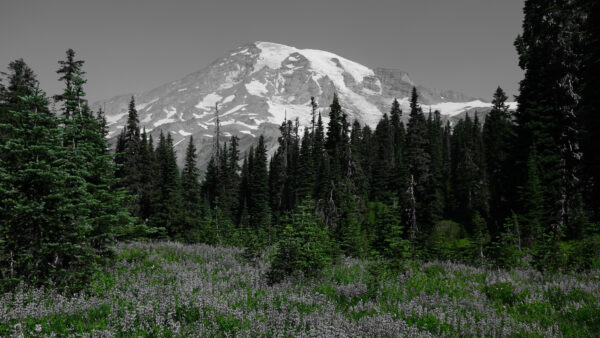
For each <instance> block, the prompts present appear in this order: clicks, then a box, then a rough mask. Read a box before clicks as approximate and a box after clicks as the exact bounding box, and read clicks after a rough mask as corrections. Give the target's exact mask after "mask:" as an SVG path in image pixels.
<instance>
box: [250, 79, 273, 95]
mask: <svg viewBox="0 0 600 338" xmlns="http://www.w3.org/2000/svg"><path fill="white" fill-rule="evenodd" d="M246 90H247V91H248V94H250V95H254V96H263V95H264V94H267V93H268V92H269V90H268V89H267V85H266V84H264V83H262V82H259V81H256V80H253V81H252V82H250V83H246Z"/></svg>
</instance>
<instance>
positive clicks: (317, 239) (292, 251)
mask: <svg viewBox="0 0 600 338" xmlns="http://www.w3.org/2000/svg"><path fill="white" fill-rule="evenodd" d="M312 210H313V203H312V202H311V201H307V202H304V203H303V204H301V205H300V206H298V207H297V208H296V210H295V211H294V212H292V213H291V214H290V215H287V216H285V217H283V218H282V223H283V224H284V229H283V233H282V235H281V238H280V240H279V242H278V243H277V246H276V248H275V253H274V255H273V259H272V261H271V267H270V268H269V270H268V271H267V280H268V282H269V284H274V283H278V282H280V281H282V280H283V279H284V278H285V277H287V276H306V277H311V276H316V275H318V274H319V273H320V272H321V270H322V269H323V268H324V267H325V266H326V265H328V264H331V262H332V247H333V246H332V243H331V240H330V237H329V233H328V232H327V230H326V227H325V225H324V224H322V222H321V221H320V220H319V219H318V218H317V217H316V216H315V215H314V214H313V212H312Z"/></svg>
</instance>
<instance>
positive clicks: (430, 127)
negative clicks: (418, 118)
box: [424, 110, 444, 224]
mask: <svg viewBox="0 0 600 338" xmlns="http://www.w3.org/2000/svg"><path fill="white" fill-rule="evenodd" d="M442 137H443V130H442V121H441V116H440V112H439V111H437V110H436V111H435V112H434V113H433V114H432V113H431V112H429V118H428V120H427V139H428V140H427V143H428V149H427V152H428V153H429V156H430V158H431V162H430V163H431V164H430V169H429V171H430V172H431V176H430V179H429V181H428V182H427V186H426V187H425V196H424V197H425V204H426V215H427V216H428V218H427V222H428V223H430V224H434V223H437V222H438V221H439V220H441V219H442V216H443V213H444V199H443V198H444V194H443V185H442V180H443V155H442V146H443V140H442Z"/></svg>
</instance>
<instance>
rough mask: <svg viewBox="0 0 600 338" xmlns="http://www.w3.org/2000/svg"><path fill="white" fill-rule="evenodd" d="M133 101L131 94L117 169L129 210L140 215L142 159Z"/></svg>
mask: <svg viewBox="0 0 600 338" xmlns="http://www.w3.org/2000/svg"><path fill="white" fill-rule="evenodd" d="M139 123H140V122H139V119H138V114H137V110H136V109H135V101H134V98H133V96H132V97H131V100H130V101H129V109H128V116H127V125H126V126H125V128H123V133H124V136H123V139H122V140H121V142H122V145H121V147H122V153H121V155H120V156H122V157H121V158H122V166H123V167H122V169H121V170H120V171H119V175H121V176H119V178H120V179H121V185H122V186H123V187H125V188H126V189H127V191H128V192H129V194H130V195H131V196H132V199H131V201H130V203H129V210H130V211H131V213H132V214H133V215H135V216H141V213H140V195H141V194H142V189H143V181H142V177H141V168H140V165H141V163H142V159H141V157H140V148H141V147H142V145H141V140H140V127H139Z"/></svg>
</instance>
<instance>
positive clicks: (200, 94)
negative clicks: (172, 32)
mask: <svg viewBox="0 0 600 338" xmlns="http://www.w3.org/2000/svg"><path fill="white" fill-rule="evenodd" d="M413 86H415V83H414V82H413V81H412V80H411V78H410V76H409V75H408V73H406V72H402V71H399V70H395V69H386V68H375V69H370V68H368V67H365V66H363V65H361V64H359V63H356V62H354V61H351V60H348V59H346V58H343V57H341V56H339V55H336V54H333V53H330V52H326V51H321V50H314V49H298V48H295V47H290V46H286V45H282V44H276V43H271V42H255V43H251V44H248V45H245V46H241V47H239V48H237V49H235V50H233V51H231V52H230V53H228V54H227V55H225V56H224V57H222V58H220V59H217V60H216V61H214V62H213V63H211V64H210V65H208V66H207V67H206V68H204V69H202V70H200V71H197V72H195V73H192V74H190V75H188V76H186V77H184V78H182V79H180V80H177V81H173V82H170V83H167V84H165V85H162V86H160V87H158V88H155V89H152V90H150V91H147V92H144V93H140V94H137V95H134V98H135V101H136V109H137V110H138V114H139V118H140V123H141V124H142V126H144V127H145V128H146V130H147V131H151V134H152V135H153V137H154V138H155V139H156V138H157V137H158V134H159V133H160V132H161V131H162V132H164V133H165V134H166V133H170V134H171V136H172V137H173V139H174V143H175V144H176V150H177V153H178V154H179V162H180V164H181V162H182V161H183V154H184V149H185V147H186V146H187V143H188V142H187V141H186V140H189V137H190V136H193V137H194V142H195V143H196V146H197V148H198V149H199V162H200V165H201V167H204V166H205V164H206V163H207V162H208V159H209V157H210V152H211V149H212V146H211V145H212V142H213V135H214V128H215V105H217V106H218V108H219V113H220V121H221V130H222V132H223V134H222V135H223V136H228V135H236V136H238V137H239V138H240V146H241V151H242V152H243V151H245V149H246V148H247V147H249V146H250V145H251V144H252V143H253V142H254V141H255V138H256V137H258V136H259V135H261V134H263V135H264V136H265V140H266V142H267V146H268V147H270V150H271V151H270V152H272V150H273V148H274V147H276V143H277V136H278V133H279V130H278V126H279V125H280V124H281V123H282V122H283V121H284V119H285V118H287V119H295V118H298V119H299V121H300V123H301V124H302V125H307V124H308V123H309V121H310V119H311V110H310V106H309V102H310V98H311V96H314V97H315V98H316V99H317V102H318V103H319V105H320V108H319V111H320V112H321V113H322V114H323V117H324V120H325V121H327V113H328V111H327V109H328V106H329V104H330V103H331V100H332V98H333V93H334V92H336V93H337V94H338V96H339V98H340V103H341V104H342V107H343V109H344V111H345V112H346V113H347V114H348V116H349V118H350V119H351V120H354V119H357V120H359V121H360V122H362V123H366V124H369V125H371V126H374V125H375V124H376V123H377V122H378V121H379V119H380V118H381V117H382V115H383V113H384V112H388V111H389V109H390V106H391V103H392V101H393V99H394V98H398V100H399V102H400V104H401V107H402V109H403V111H404V112H405V114H406V115H407V114H408V106H409V105H408V98H409V96H410V91H411V90H412V87H413ZM417 90H418V91H419V95H420V99H421V104H422V106H423V109H424V110H425V111H426V112H427V111H428V110H429V109H431V110H432V111H433V110H440V111H441V113H442V114H446V115H448V116H449V117H450V116H459V115H460V114H462V113H464V112H467V111H469V112H470V111H473V110H479V111H485V110H489V107H490V106H491V104H490V103H488V102H485V101H483V100H481V99H477V98H473V97H469V96H466V95H464V94H461V93H457V92H453V91H448V90H445V91H439V90H430V89H427V88H424V87H421V86H417ZM130 98H131V95H123V96H118V97H114V98H112V99H109V100H106V101H102V102H97V103H96V104H95V105H96V108H97V107H100V106H101V105H105V106H106V117H107V122H108V124H109V137H115V136H116V135H118V133H119V132H120V130H121V129H122V128H123V125H125V123H126V119H127V107H128V103H129V100H130ZM226 138H227V137H224V138H223V140H224V141H225V140H226ZM184 141H185V142H184ZM113 143H114V142H113Z"/></svg>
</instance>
